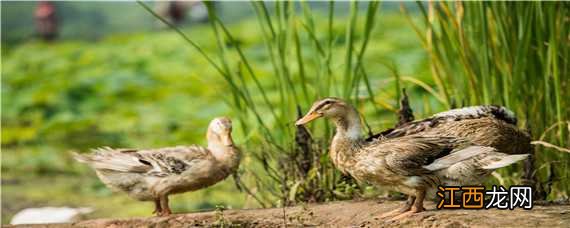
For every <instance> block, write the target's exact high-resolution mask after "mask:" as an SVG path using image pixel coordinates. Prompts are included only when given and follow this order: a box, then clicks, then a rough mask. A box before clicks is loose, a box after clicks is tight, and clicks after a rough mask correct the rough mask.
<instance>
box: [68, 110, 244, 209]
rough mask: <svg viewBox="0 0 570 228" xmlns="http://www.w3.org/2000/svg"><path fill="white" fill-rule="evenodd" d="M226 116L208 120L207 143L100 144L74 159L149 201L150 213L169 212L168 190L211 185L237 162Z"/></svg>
mask: <svg viewBox="0 0 570 228" xmlns="http://www.w3.org/2000/svg"><path fill="white" fill-rule="evenodd" d="M231 132H232V123H231V120H230V119H228V118H225V117H221V118H216V119H214V120H212V121H211V122H210V125H209V127H208V131H207V134H206V137H207V140H208V146H207V147H201V146H195V145H192V146H177V147H168V148H159V149H148V150H138V149H111V148H108V147H106V148H100V149H97V150H95V151H94V153H92V154H83V155H79V154H76V155H75V159H77V160H78V161H80V162H83V163H87V164H88V165H89V166H91V167H92V168H93V169H95V171H96V173H97V176H99V178H100V179H101V181H102V182H103V183H104V184H105V185H107V186H108V187H110V188H111V189H113V190H116V191H124V192H126V193H128V195H129V196H130V197H132V198H134V199H137V200H141V201H154V203H155V210H154V212H153V213H154V214H157V215H159V216H165V215H169V214H171V213H172V212H171V211H170V207H169V206H168V196H169V195H171V194H177V193H183V192H188V191H194V190H198V189H201V188H205V187H208V186H211V185H214V184H216V183H218V182H220V181H222V180H224V179H225V178H226V177H228V176H229V175H230V174H233V173H234V172H235V171H236V170H237V168H238V166H239V163H240V158H241V155H240V151H239V150H238V148H237V147H235V146H234V143H233V140H232V137H231Z"/></svg>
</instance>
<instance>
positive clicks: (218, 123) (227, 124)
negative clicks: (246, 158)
mask: <svg viewBox="0 0 570 228" xmlns="http://www.w3.org/2000/svg"><path fill="white" fill-rule="evenodd" d="M206 137H207V138H208V143H215V144H221V145H224V146H232V145H233V144H234V142H233V140H232V121H231V120H230V118H227V117H218V118H215V119H213V120H212V121H211V122H210V126H208V133H207V135H206Z"/></svg>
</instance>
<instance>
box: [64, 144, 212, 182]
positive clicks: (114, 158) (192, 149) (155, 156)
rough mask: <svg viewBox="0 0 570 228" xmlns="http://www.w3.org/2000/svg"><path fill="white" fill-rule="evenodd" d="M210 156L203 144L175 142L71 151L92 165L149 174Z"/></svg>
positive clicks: (181, 167) (178, 170) (171, 171)
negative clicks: (155, 146)
mask: <svg viewBox="0 0 570 228" xmlns="http://www.w3.org/2000/svg"><path fill="white" fill-rule="evenodd" d="M209 156H211V155H210V153H209V151H208V150H207V149H206V148H203V147H199V146H177V147H167V148H160V149H150V150H138V149H112V148H109V147H104V148H99V149H95V150H94V152H93V153H91V154H83V155H79V154H76V155H75V159H76V160H78V161H80V162H83V163H87V164H89V165H90V166H91V167H93V168H95V169H102V170H112V171H117V172H130V173H140V174H144V175H152V176H160V177H164V176H169V175H177V174H180V173H182V172H184V171H185V170H187V169H188V168H190V167H192V166H193V165H194V164H195V163H196V162H199V161H200V160H207V159H209V158H210V157H209Z"/></svg>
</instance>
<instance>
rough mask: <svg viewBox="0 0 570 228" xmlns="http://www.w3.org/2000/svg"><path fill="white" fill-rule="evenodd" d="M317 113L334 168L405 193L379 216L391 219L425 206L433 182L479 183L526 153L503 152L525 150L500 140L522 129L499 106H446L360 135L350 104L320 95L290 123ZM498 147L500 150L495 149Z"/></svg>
mask: <svg viewBox="0 0 570 228" xmlns="http://www.w3.org/2000/svg"><path fill="white" fill-rule="evenodd" d="M321 117H324V118H327V119H330V120H332V121H333V122H334V124H335V125H336V133H335V136H334V138H333V140H332V143H331V147H330V153H329V155H330V157H331V160H332V161H333V163H334V165H335V166H336V167H337V168H338V169H339V170H341V171H342V172H344V173H348V174H350V175H351V176H352V177H354V178H355V179H357V180H358V181H362V182H368V183H371V184H375V185H382V186H386V187H391V188H393V189H394V190H397V191H400V192H402V193H404V194H406V195H408V196H409V197H408V202H407V203H406V204H405V205H404V206H403V207H402V208H398V209H396V210H394V211H392V212H389V213H387V214H384V215H383V216H381V217H387V216H392V215H397V216H396V217H394V218H392V219H393V220H396V219H399V218H403V217H406V216H410V215H412V214H414V213H417V212H421V211H423V210H425V209H424V208H423V200H424V198H425V196H426V192H427V191H428V190H432V189H434V188H435V187H437V186H438V185H452V184H453V185H457V184H470V185H474V184H479V183H480V182H481V181H482V180H483V178H484V177H485V176H488V175H489V174H490V173H491V172H492V171H493V170H495V169H497V168H501V167H504V166H508V165H510V164H512V163H515V162H517V161H520V160H522V159H524V158H526V157H527V155H526V154H524V155H509V154H512V153H515V152H517V153H524V152H526V151H520V152H519V151H516V149H517V148H525V147H526V146H524V145H520V146H519V147H513V146H508V145H502V144H501V142H510V143H520V144H524V143H526V141H527V139H526V138H525V137H524V133H522V132H521V131H517V130H516V127H515V126H509V125H508V124H510V123H509V122H513V120H512V119H513V118H514V117H512V115H511V114H510V113H509V112H507V110H506V109H504V108H501V107H495V106H479V107H473V108H468V109H458V110H451V111H448V112H443V113H439V114H436V115H434V116H433V117H432V118H428V119H425V120H420V121H415V122H411V123H408V124H404V125H402V126H401V127H399V128H396V129H391V130H389V131H386V132H383V133H381V134H380V135H377V136H376V137H374V138H372V139H369V140H366V139H364V138H363V137H362V136H361V131H362V129H361V120H360V115H359V113H358V112H357V111H356V109H355V108H354V107H353V106H351V105H350V104H348V103H346V102H344V101H343V100H340V99H338V98H326V99H322V100H319V101H317V102H315V103H314V104H313V106H312V107H311V109H310V110H309V112H308V113H307V114H306V115H305V116H304V117H302V118H301V119H299V120H298V121H297V122H296V124H297V125H304V124H307V123H309V122H311V121H313V120H315V119H317V118H321ZM478 121H479V122H478ZM501 121H503V122H504V123H502V122H501ZM511 125H512V124H511ZM505 128H506V129H508V130H505ZM450 131H451V132H450ZM453 131H455V132H453ZM511 131H514V132H517V133H512V132H511ZM505 132H507V133H505ZM511 133H512V134H511ZM486 134H488V135H486ZM484 137H499V138H500V139H494V140H491V139H484ZM519 138H522V139H519ZM516 140H521V141H522V142H516ZM502 149H506V150H507V151H506V153H501V152H502ZM499 151H501V152H499Z"/></svg>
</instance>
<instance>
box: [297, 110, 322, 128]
mask: <svg viewBox="0 0 570 228" xmlns="http://www.w3.org/2000/svg"><path fill="white" fill-rule="evenodd" d="M322 116H323V114H320V113H317V112H310V113H309V114H307V115H305V116H303V118H301V119H299V120H297V122H295V125H297V126H299V125H304V124H306V123H308V122H311V121H313V120H315V119H317V118H320V117H322Z"/></svg>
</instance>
